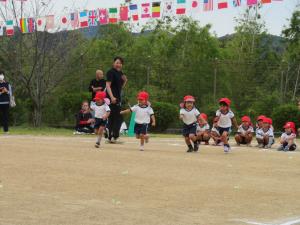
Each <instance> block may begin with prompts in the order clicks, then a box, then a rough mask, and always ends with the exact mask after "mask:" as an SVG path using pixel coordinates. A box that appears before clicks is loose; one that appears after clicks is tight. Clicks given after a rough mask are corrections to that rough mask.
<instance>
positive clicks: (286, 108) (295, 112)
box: [272, 104, 300, 130]
mask: <svg viewBox="0 0 300 225" xmlns="http://www.w3.org/2000/svg"><path fill="white" fill-rule="evenodd" d="M272 119H273V122H274V127H275V129H278V130H282V127H283V126H284V124H285V122H287V121H291V122H294V123H295V124H296V126H297V127H300V121H299V120H300V112H299V109H298V107H297V106H296V105H293V104H286V105H281V106H278V107H276V108H274V110H273V113H272Z"/></svg>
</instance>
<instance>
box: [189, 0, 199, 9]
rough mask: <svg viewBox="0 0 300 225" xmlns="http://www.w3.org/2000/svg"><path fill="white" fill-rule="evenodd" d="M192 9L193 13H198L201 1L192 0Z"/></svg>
mask: <svg viewBox="0 0 300 225" xmlns="http://www.w3.org/2000/svg"><path fill="white" fill-rule="evenodd" d="M191 9H192V10H193V11H197V10H199V9H200V1H199V0H192V2H191Z"/></svg>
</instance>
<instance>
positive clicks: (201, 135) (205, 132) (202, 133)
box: [197, 113, 210, 145]
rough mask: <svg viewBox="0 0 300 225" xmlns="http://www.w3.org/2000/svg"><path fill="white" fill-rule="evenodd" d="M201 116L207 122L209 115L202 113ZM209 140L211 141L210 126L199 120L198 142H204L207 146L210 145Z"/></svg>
mask: <svg viewBox="0 0 300 225" xmlns="http://www.w3.org/2000/svg"><path fill="white" fill-rule="evenodd" d="M200 116H201V117H202V118H203V119H204V120H206V121H207V119H208V118H207V115H206V114H205V113H201V114H200ZM209 139H210V130H209V124H208V123H203V122H202V120H201V118H200V117H199V118H198V124H197V140H198V143H199V144H201V142H204V143H205V145H209Z"/></svg>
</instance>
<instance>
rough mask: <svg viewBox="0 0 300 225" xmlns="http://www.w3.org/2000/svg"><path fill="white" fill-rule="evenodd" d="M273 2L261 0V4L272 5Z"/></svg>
mask: <svg viewBox="0 0 300 225" xmlns="http://www.w3.org/2000/svg"><path fill="white" fill-rule="evenodd" d="M271 2H272V0H260V3H261V4H268V3H271Z"/></svg>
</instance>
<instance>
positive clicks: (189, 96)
mask: <svg viewBox="0 0 300 225" xmlns="http://www.w3.org/2000/svg"><path fill="white" fill-rule="evenodd" d="M183 101H184V102H195V101H196V100H195V98H194V96H192V95H186V96H184V98H183Z"/></svg>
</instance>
